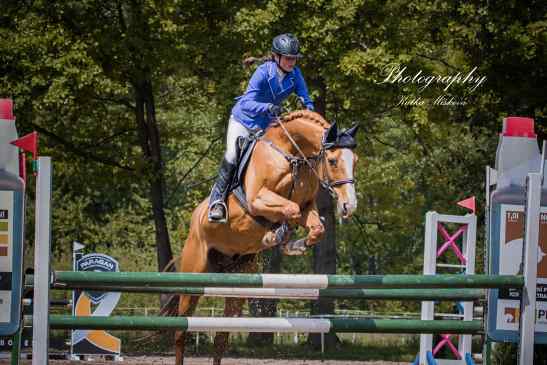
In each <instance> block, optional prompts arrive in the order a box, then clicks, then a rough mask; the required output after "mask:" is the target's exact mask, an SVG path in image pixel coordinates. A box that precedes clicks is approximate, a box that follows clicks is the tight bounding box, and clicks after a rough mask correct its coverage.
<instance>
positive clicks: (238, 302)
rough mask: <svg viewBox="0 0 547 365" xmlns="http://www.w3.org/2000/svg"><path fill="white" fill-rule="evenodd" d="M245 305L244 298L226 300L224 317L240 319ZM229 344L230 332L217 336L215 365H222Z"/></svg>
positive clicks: (220, 333) (219, 333)
mask: <svg viewBox="0 0 547 365" xmlns="http://www.w3.org/2000/svg"><path fill="white" fill-rule="evenodd" d="M243 304H245V299H244V298H226V299H225V303H224V317H240V316H241V312H242V310H243ZM227 343H228V332H218V333H217V334H216V336H215V357H214V359H213V364H214V365H220V362H221V360H222V355H224V351H225V350H226V344H227Z"/></svg>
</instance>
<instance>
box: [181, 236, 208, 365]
mask: <svg viewBox="0 0 547 365" xmlns="http://www.w3.org/2000/svg"><path fill="white" fill-rule="evenodd" d="M192 233H193V232H192V231H191V232H190V235H189V236H188V239H187V240H186V244H185V245H184V249H183V250H182V257H181V266H180V267H181V271H183V272H196V273H204V272H206V271H207V256H206V255H204V254H203V252H204V250H201V245H200V241H198V240H197V239H196V238H195V236H194V235H193V234H192ZM198 301H199V297H197V296H189V295H181V296H180V299H179V310H178V315H179V316H186V317H188V316H191V315H192V314H193V313H194V310H195V309H196V306H197V304H198ZM185 339H186V331H177V332H176V333H175V354H176V356H175V364H176V365H182V364H183V363H184V345H185Z"/></svg>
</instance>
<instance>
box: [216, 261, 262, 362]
mask: <svg viewBox="0 0 547 365" xmlns="http://www.w3.org/2000/svg"><path fill="white" fill-rule="evenodd" d="M248 257H249V256H248ZM257 265H258V263H257V258H256V255H253V256H252V257H250V259H249V260H248V261H247V260H244V261H243V262H242V263H241V264H239V265H238V266H237V267H236V268H233V269H232V270H230V272H241V273H256V272H257V270H258V266H257ZM246 300H247V299H245V298H226V299H225V301H224V317H241V312H242V311H243V305H244V304H245V301H246ZM227 343H228V332H219V333H217V334H216V336H215V356H214V359H213V364H214V365H220V362H221V360H222V355H223V354H224V351H225V350H226V344H227Z"/></svg>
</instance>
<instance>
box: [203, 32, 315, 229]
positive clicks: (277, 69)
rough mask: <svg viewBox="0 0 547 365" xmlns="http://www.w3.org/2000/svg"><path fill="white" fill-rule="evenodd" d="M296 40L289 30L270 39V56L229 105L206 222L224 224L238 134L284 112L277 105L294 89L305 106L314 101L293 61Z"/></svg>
mask: <svg viewBox="0 0 547 365" xmlns="http://www.w3.org/2000/svg"><path fill="white" fill-rule="evenodd" d="M299 50H300V44H299V42H298V39H297V38H296V37H295V36H294V35H292V34H291V33H286V34H281V35H278V36H277V37H275V38H274V39H273V42H272V55H271V57H270V58H269V59H268V60H267V61H266V62H264V63H263V64H262V65H260V66H259V67H258V68H257V69H256V71H255V72H254V73H253V76H252V77H251V80H250V81H249V85H248V86H247V90H246V91H245V93H244V94H243V95H241V96H240V97H238V98H237V99H236V100H237V102H236V104H235V105H234V107H233V108H232V115H231V116H230V120H229V123H228V131H227V137H226V152H225V153H224V159H223V160H222V164H221V166H220V170H219V173H218V177H217V179H216V181H215V184H214V185H213V188H212V190H211V195H210V196H209V215H208V216H209V221H210V222H216V223H225V222H226V221H227V213H228V208H227V206H226V196H227V194H228V189H229V188H230V183H231V182H232V178H233V175H234V172H235V170H236V162H237V161H236V160H237V156H236V141H237V138H238V137H239V136H243V137H247V136H249V135H250V134H251V133H256V132H257V131H260V130H264V129H266V128H267V127H268V125H269V124H270V123H271V122H272V121H273V120H275V119H276V118H277V117H278V116H279V115H281V114H282V113H283V108H282V107H281V106H280V104H281V103H282V102H283V101H284V100H285V99H286V98H287V97H288V96H289V95H290V94H291V93H292V92H293V91H294V92H295V93H296V94H297V95H298V96H299V97H300V99H301V100H302V102H303V104H304V105H305V107H306V108H307V109H309V110H313V109H314V106H313V102H312V100H311V99H310V97H309V95H308V88H307V86H306V82H305V81H304V77H303V76H302V72H301V71H300V69H299V68H298V67H296V61H297V59H298V58H300V57H302V55H301V54H300V52H299Z"/></svg>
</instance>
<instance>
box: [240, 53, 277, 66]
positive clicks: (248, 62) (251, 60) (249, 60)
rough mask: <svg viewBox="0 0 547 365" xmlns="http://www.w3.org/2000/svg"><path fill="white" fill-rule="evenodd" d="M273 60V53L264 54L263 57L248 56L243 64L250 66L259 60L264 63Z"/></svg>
mask: <svg viewBox="0 0 547 365" xmlns="http://www.w3.org/2000/svg"><path fill="white" fill-rule="evenodd" d="M272 60H273V55H271V54H269V55H266V56H262V57H247V58H245V59H244V60H243V66H244V67H249V66H252V65H254V64H255V63H257V62H260V63H264V62H266V61H272Z"/></svg>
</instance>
